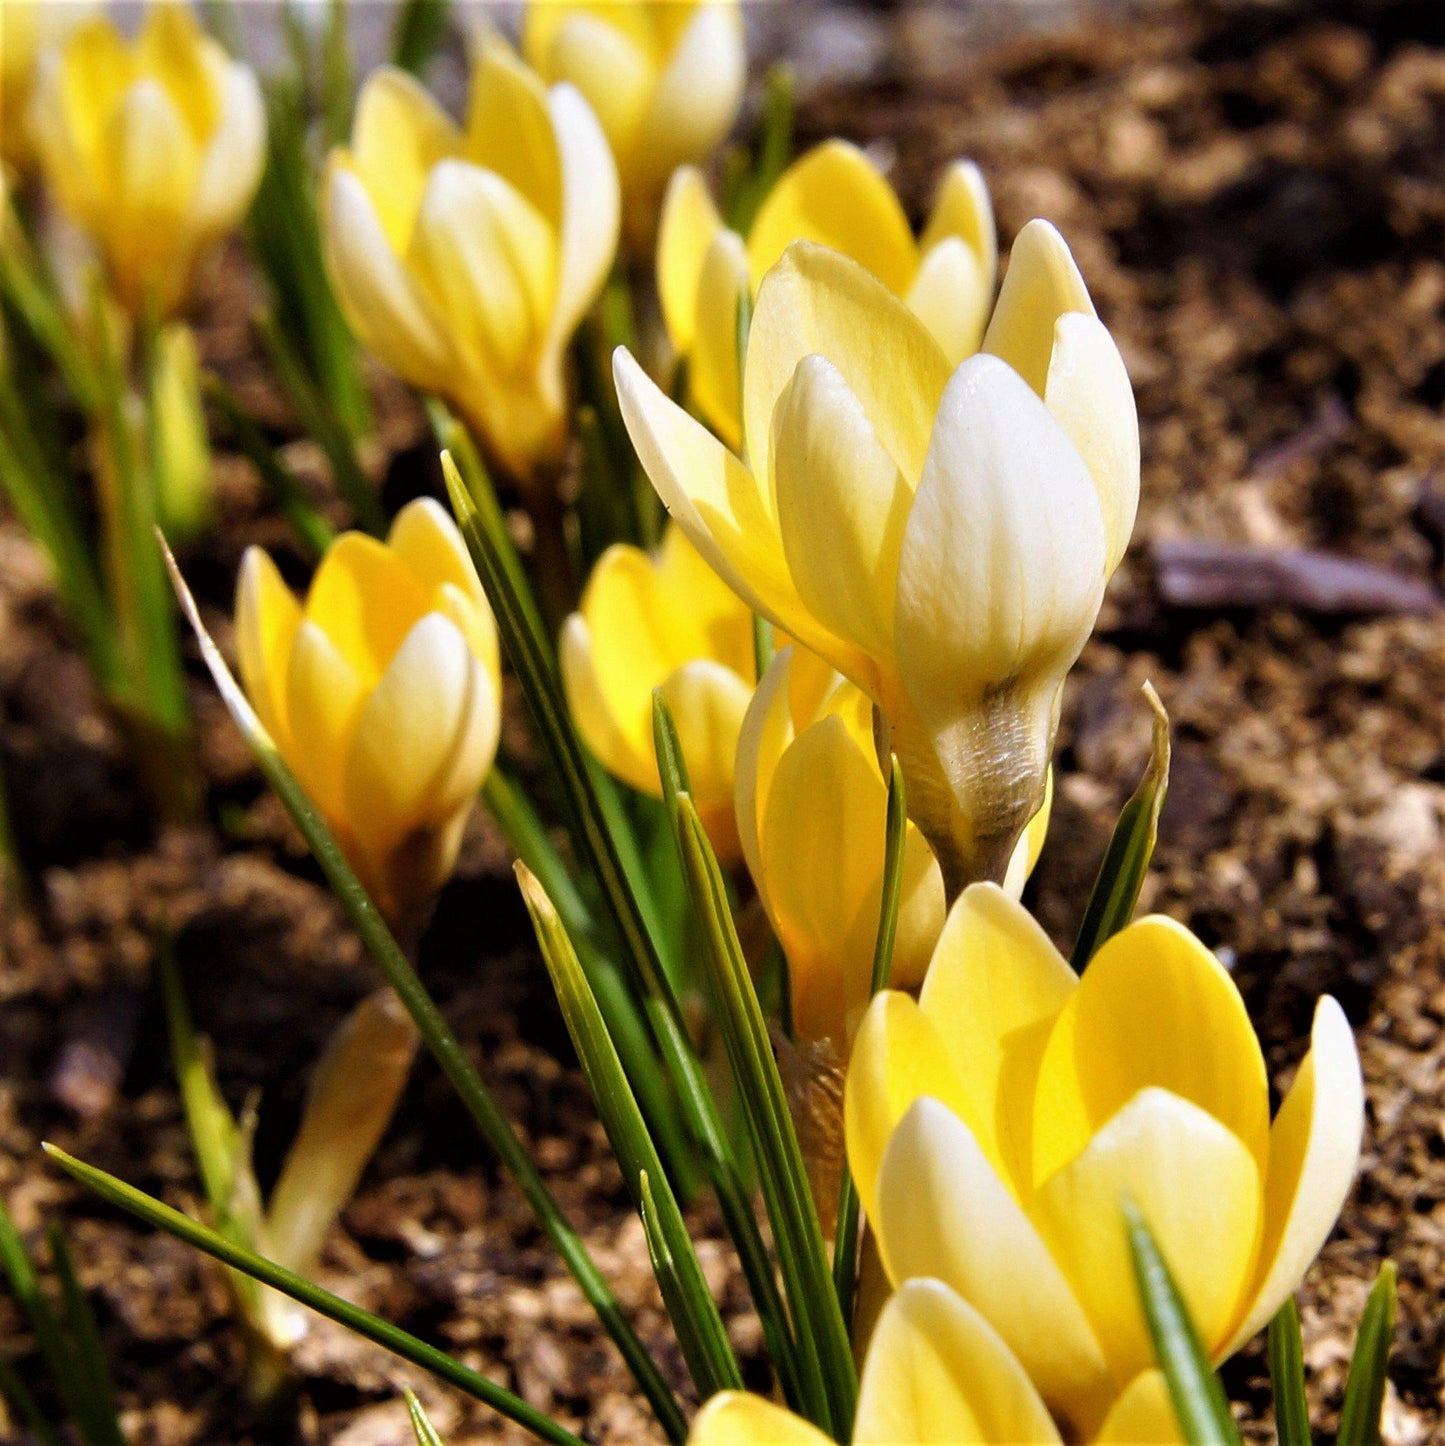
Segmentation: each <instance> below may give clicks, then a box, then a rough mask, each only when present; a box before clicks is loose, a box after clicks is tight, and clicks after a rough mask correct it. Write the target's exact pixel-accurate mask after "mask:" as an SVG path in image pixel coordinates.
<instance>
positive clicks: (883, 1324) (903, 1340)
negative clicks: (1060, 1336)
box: [853, 1280, 1060, 1446]
mask: <svg viewBox="0 0 1445 1446" xmlns="http://www.w3.org/2000/svg"><path fill="white" fill-rule="evenodd" d="M1059 1439H1060V1438H1059V1433H1058V1431H1057V1429H1056V1428H1055V1426H1054V1423H1053V1421H1052V1420H1050V1418H1049V1413H1048V1411H1047V1410H1046V1409H1045V1407H1044V1403H1043V1402H1042V1401H1041V1400H1040V1399H1039V1393H1038V1391H1037V1390H1035V1389H1034V1386H1033V1383H1032V1382H1031V1381H1030V1380H1029V1378H1028V1375H1027V1374H1026V1373H1025V1371H1024V1369H1023V1367H1022V1366H1021V1365H1020V1364H1019V1362H1018V1361H1017V1360H1016V1359H1015V1358H1014V1357H1013V1355H1012V1354H1010V1352H1009V1349H1008V1347H1007V1346H1006V1345H1005V1344H1004V1342H1003V1341H1002V1340H1000V1339H999V1337H998V1334H997V1333H996V1332H995V1331H994V1330H993V1328H992V1326H991V1325H990V1324H989V1322H987V1321H986V1320H985V1319H984V1318H983V1317H982V1316H981V1315H980V1314H979V1313H978V1312H977V1311H976V1310H974V1309H972V1308H971V1307H970V1306H969V1305H967V1304H966V1303H965V1302H964V1301H962V1300H960V1299H959V1298H958V1296H956V1295H955V1294H954V1293H953V1292H952V1291H950V1290H949V1289H948V1288H947V1287H946V1286H944V1285H940V1284H939V1283H938V1282H937V1281H932V1280H916V1281H912V1282H910V1283H909V1284H908V1285H906V1286H904V1287H903V1289H902V1290H900V1291H899V1292H898V1293H897V1295H895V1296H894V1297H893V1299H892V1300H890V1301H889V1302H888V1304H887V1305H886V1306H885V1307H884V1309H883V1313H882V1315H880V1316H879V1318H878V1326H877V1329H876V1330H875V1331H874V1333H873V1340H872V1342H871V1344H870V1345H869V1347H868V1358H867V1360H866V1361H865V1362H864V1366H863V1375H862V1379H861V1381H860V1382H859V1394H858V1416H857V1421H856V1424H855V1425H854V1428H853V1440H854V1442H855V1443H856V1446H899V1443H901V1442H907V1443H909V1446H913V1443H915V1442H916V1443H918V1446H930V1443H943V1442H978V1443H980V1446H983V1443H990V1446H994V1443H996V1446H1004V1443H1024V1442H1027V1443H1030V1446H1035V1443H1037V1446H1047V1443H1057V1442H1058V1441H1059Z"/></svg>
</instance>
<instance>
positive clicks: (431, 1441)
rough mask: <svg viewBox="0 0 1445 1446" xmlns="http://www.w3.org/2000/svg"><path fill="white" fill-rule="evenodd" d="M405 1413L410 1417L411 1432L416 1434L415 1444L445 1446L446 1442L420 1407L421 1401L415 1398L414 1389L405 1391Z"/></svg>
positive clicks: (418, 1445)
mask: <svg viewBox="0 0 1445 1446" xmlns="http://www.w3.org/2000/svg"><path fill="white" fill-rule="evenodd" d="M406 1409H407V1414H408V1415H409V1416H410V1417H411V1429H412V1433H413V1434H414V1435H415V1436H416V1446H446V1443H445V1442H444V1441H443V1440H442V1438H441V1437H440V1436H438V1435H437V1433H436V1427H435V1426H433V1425H432V1423H431V1422H430V1421H428V1420H427V1418H426V1412H425V1411H423V1410H422V1408H421V1402H420V1401H418V1400H417V1398H416V1392H415V1391H407V1392H406Z"/></svg>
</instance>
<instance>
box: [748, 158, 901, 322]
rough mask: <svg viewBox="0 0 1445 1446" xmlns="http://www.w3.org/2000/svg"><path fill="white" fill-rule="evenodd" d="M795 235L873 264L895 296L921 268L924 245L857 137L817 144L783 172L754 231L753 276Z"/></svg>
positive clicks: (761, 273)
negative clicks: (852, 140) (920, 247)
mask: <svg viewBox="0 0 1445 1446" xmlns="http://www.w3.org/2000/svg"><path fill="white" fill-rule="evenodd" d="M794 241H816V242H818V244H819V245H822V246H827V247H830V248H831V249H832V250H834V251H840V252H842V254H843V255H844V256H848V257H851V258H852V259H853V260H854V261H856V262H857V263H858V264H859V265H860V266H863V267H866V268H867V270H869V271H870V272H872V274H873V275H874V276H876V277H877V278H878V280H879V281H881V282H882V283H883V284H884V285H885V286H886V287H888V289H889V290H890V291H892V292H893V293H894V295H895V296H902V295H904V294H905V293H906V292H907V290H908V288H909V287H910V286H911V285H912V284H913V277H914V273H915V272H916V271H917V270H918V247H917V245H916V244H915V243H914V240H913V232H912V231H911V230H910V229H909V226H908V218H907V216H905V215H904V214H903V207H902V206H901V205H900V204H899V202H898V197H897V196H896V195H894V193H893V187H892V186H890V185H889V184H888V182H887V181H885V180H884V179H883V177H882V176H881V175H879V173H878V169H877V167H875V166H874V165H873V163H872V162H871V161H870V160H869V159H868V157H867V156H866V155H864V153H863V152H862V151H860V150H859V149H858V147H857V146H855V145H850V144H849V143H848V142H847V141H840V140H830V141H824V142H823V143H822V144H821V145H818V146H814V147H813V149H812V150H811V151H809V152H808V153H807V154H806V155H804V156H801V157H799V158H798V159H797V160H796V161H794V162H793V164H792V165H791V166H789V167H788V169H787V170H786V171H784V172H783V174H782V175H781V176H780V177H779V178H778V183H777V185H775V186H774V187H773V189H772V190H771V191H770V192H769V193H768V198H767V200H766V201H764V202H763V204H762V207H761V209H760V210H759V211H758V215H757V219H756V220H755V221H754V222H753V228H752V230H751V232H749V234H748V258H749V260H750V261H751V263H752V269H753V283H754V285H756V284H757V283H759V282H761V281H762V279H763V277H764V276H766V275H767V273H768V272H769V271H770V270H772V268H773V266H774V265H775V264H776V263H777V261H778V259H779V258H780V257H781V256H782V254H783V252H784V251H786V250H787V249H788V247H789V246H790V245H792V243H793V242H794Z"/></svg>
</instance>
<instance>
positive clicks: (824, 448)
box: [615, 221, 1139, 896]
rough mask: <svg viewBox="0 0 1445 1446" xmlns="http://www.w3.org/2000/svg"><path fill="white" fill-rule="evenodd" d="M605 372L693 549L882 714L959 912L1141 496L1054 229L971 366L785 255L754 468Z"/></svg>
mask: <svg viewBox="0 0 1445 1446" xmlns="http://www.w3.org/2000/svg"><path fill="white" fill-rule="evenodd" d="M615 374H616V379H617V390H618V396H619V398H620V401H621V405H622V412H623V416H624V418H625V419H626V422H627V427H628V431H629V433H630V435H631V437H632V441H633V444H634V446H635V447H636V448H637V451H638V454H639V456H640V457H641V459H642V462H643V465H644V466H645V467H646V469H647V472H648V475H649V476H650V477H651V479H652V483H653V486H654V487H655V488H656V489H657V491H658V493H659V495H660V496H661V497H662V500H663V502H664V503H665V504H666V506H667V509H668V511H669V512H671V514H672V515H673V517H674V518H675V519H676V520H677V522H678V523H679V525H681V526H682V528H683V529H684V530H685V531H686V532H687V534H688V536H689V537H690V538H691V539H692V541H693V543H694V545H695V546H696V547H697V549H698V551H699V552H700V553H701V554H702V556H703V557H704V558H706V559H707V561H708V562H709V563H710V564H711V565H712V566H713V567H714V568H715V569H716V570H717V572H718V574H719V576H721V577H722V578H723V579H724V580H725V581H726V582H728V583H729V584H730V585H731V586H732V588H733V589H734V590H735V591H736V592H737V593H738V595H739V596H740V597H741V598H742V599H743V600H744V601H745V602H747V603H748V604H749V606H751V607H752V608H753V609H754V610H755V611H757V612H760V613H762V614H763V615H764V616H765V617H768V618H770V619H772V620H773V621H774V622H775V623H776V624H777V625H778V626H779V627H781V628H783V629H784V630H785V631H786V632H788V633H789V634H790V635H791V636H792V637H793V638H795V639H796V640H797V641H798V642H800V643H802V644H803V645H804V646H805V647H808V648H811V649H812V650H813V651H814V652H816V653H818V654H819V655H820V656H821V657H823V658H825V659H827V660H828V661H829V662H830V663H832V664H833V666H834V667H836V668H837V669H838V671H839V672H841V673H843V674H844V675H845V676H846V677H848V678H850V679H851V680H852V681H853V682H854V683H856V684H857V685H858V686H859V687H860V688H862V689H863V691H864V692H866V693H867V694H868V695H869V697H870V698H872V699H873V701H874V702H875V703H877V704H878V705H879V708H880V709H881V712H882V716H883V718H884V720H886V723H887V725H888V730H889V735H890V736H889V738H888V740H887V741H888V745H889V747H891V749H892V750H893V751H894V752H896V753H897V754H898V756H899V759H900V761H901V762H902V765H903V769H904V774H905V777H906V780H907V784H908V799H909V811H910V814H911V816H912V817H913V818H914V820H915V821H916V822H917V823H918V825H919V827H920V828H921V829H922V830H923V832H924V834H925V835H926V836H927V838H928V841H929V843H930V844H931V845H932V846H933V850H934V853H935V854H936V855H937V857H938V860H939V864H940V866H941V867H942V869H943V874H944V881H945V884H946V886H947V888H948V892H949V894H950V895H951V896H952V895H955V894H956V893H957V892H959V891H960V890H961V888H962V887H963V885H964V884H966V883H968V882H970V881H972V880H976V879H983V878H990V879H995V880H998V879H1002V877H1003V876H1004V873H1005V871H1006V869H1007V866H1008V862H1009V859H1010V858H1011V857H1012V855H1013V851H1014V848H1015V846H1016V844H1017V841H1018V838H1019V835H1020V834H1021V833H1022V831H1023V829H1024V827H1025V825H1026V824H1027V823H1028V821H1029V819H1031V818H1032V817H1033V816H1034V815H1035V814H1036V813H1037V812H1038V810H1039V807H1040V805H1041V803H1042V801H1043V795H1044V790H1045V787H1046V780H1047V775H1048V764H1049V755H1050V752H1051V750H1052V745H1053V737H1054V731H1055V726H1056V718H1057V710H1058V707H1059V697H1060V690H1061V688H1062V685H1063V681H1064V678H1065V676H1066V674H1067V673H1068V670H1069V668H1070V667H1071V666H1072V664H1073V662H1074V660H1075V658H1077V657H1078V654H1079V652H1080V650H1081V649H1082V647H1083V645H1084V642H1085V640H1086V639H1087V638H1088V635H1089V632H1090V630H1091V629H1092V627H1093V624H1094V619H1095V617H1096V615H1097V613H1098V610H1099V605H1100V601H1101V599H1102V597H1103V590H1104V584H1105V581H1106V579H1107V578H1108V576H1109V574H1110V573H1111V572H1112V571H1113V569H1114V567H1115V566H1116V565H1117V564H1118V561H1119V559H1120V557H1121V556H1122V555H1123V552H1124V548H1125V546H1126V545H1127V542H1128V539H1129V533H1130V531H1131V529H1132V526H1133V520H1134V512H1135V508H1136V506H1137V503H1138V493H1139V435H1138V423H1137V418H1136V415H1135V410H1134V398H1133V393H1132V391H1131V389H1130V385H1129V378H1128V374H1127V373H1126V371H1125V369H1124V364H1123V361H1122V359H1121V357H1120V355H1119V352H1118V348H1117V347H1116V346H1115V345H1114V342H1113V341H1112V339H1111V338H1110V336H1109V333H1108V331H1107V330H1106V329H1105V328H1104V326H1103V324H1102V323H1101V322H1100V321H1099V320H1098V318H1097V317H1096V316H1095V315H1094V311H1093V307H1092V305H1091V303H1090V301H1089V297H1088V292H1087V291H1086V289H1085V287H1084V284H1083V281H1082V279H1081V278H1080V276H1079V273H1078V269H1077V267H1076V266H1075V265H1074V261H1073V258H1072V256H1071V255H1070V254H1069V250H1068V247H1067V246H1065V244H1064V242H1063V240H1062V238H1061V237H1060V236H1059V234H1058V232H1057V231H1055V230H1054V228H1053V227H1052V226H1050V225H1048V223H1047V222H1043V221H1035V222H1032V223H1030V225H1029V226H1027V227H1025V229H1024V230H1023V231H1022V232H1021V233H1020V235H1019V237H1018V240H1017V241H1016V242H1015V244H1014V248H1013V255H1012V258H1011V261H1010V264H1009V268H1008V272H1007V275H1006V276H1005V278H1004V282H1003V287H1002V289H1001V291H1000V294H999V298H998V303H997V305H996V307H995V309H994V312H993V316H992V319H991V320H990V323H989V327H988V330H987V332H986V334H985V337H984V344H983V352H982V353H980V354H978V355H976V356H972V357H969V358H968V359H967V360H965V361H964V362H963V363H962V364H961V365H959V366H958V367H957V368H952V367H950V365H949V361H948V358H947V357H946V356H945V355H944V353H943V350H942V349H941V348H940V347H939V345H938V343H937V342H936V341H935V340H934V338H933V336H932V335H931V334H930V333H929V331H928V329H927V327H925V326H924V324H923V323H922V322H921V321H920V320H919V319H918V318H917V317H916V316H915V315H914V314H913V312H912V311H910V310H909V308H908V307H907V306H906V305H905V304H904V303H903V302H902V301H900V300H899V299H898V298H897V297H896V296H895V295H894V294H893V292H892V291H890V290H889V289H888V287H887V286H885V285H884V284H883V283H882V282H881V281H879V280H878V279H877V278H876V277H874V276H872V275H871V274H870V273H869V272H868V271H867V270H866V269H865V268H864V267H862V266H860V265H859V264H858V263H857V262H856V261H852V260H850V259H849V258H848V257H846V256H842V255H840V254H839V253H837V252H835V251H831V250H829V249H827V248H825V247H822V246H819V245H817V244H815V243H813V242H806V241H800V242H795V243H793V245H791V246H790V247H789V248H788V250H787V251H786V252H785V253H784V256H783V259H782V260H781V261H780V262H778V264H777V265H776V266H774V267H773V269H772V270H771V271H770V272H769V273H768V274H767V276H766V277H765V278H764V279H763V284H762V286H761V287H760V288H759V290H758V301H757V308H756V310H755V311H754V313H753V320H752V326H751V329H750V332H749V336H748V348H747V361H746V367H745V376H744V381H743V419H744V433H745V437H746V443H745V449H744V454H745V457H746V460H743V459H742V458H740V457H739V456H737V455H735V454H734V453H733V452H732V451H730V450H729V449H728V448H727V447H725V446H724V445H723V444H722V443H721V442H719V441H718V440H717V439H716V438H715V437H714V436H712V434H711V433H709V432H708V430H707V429H706V428H705V427H704V426H702V424H701V423H699V422H697V421H696V420H694V419H693V418H692V417H691V416H689V415H688V414H687V413H686V412H685V411H684V410H683V409H682V408H681V407H679V406H677V405H676V404H675V403H674V402H673V401H672V400H671V399H670V398H668V397H667V396H666V395H664V394H663V392H662V391H661V390H660V389H659V388H658V387H657V386H656V384H655V383H653V382H652V381H651V379H650V378H649V377H648V376H647V375H646V373H645V372H644V371H643V369H642V368H641V367H640V366H639V365H638V363H637V362H636V361H635V360H634V359H633V357H632V356H631V355H630V354H629V353H628V352H626V351H625V350H622V349H619V351H618V353H617V357H616V362H615Z"/></svg>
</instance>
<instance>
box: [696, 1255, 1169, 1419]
mask: <svg viewBox="0 0 1445 1446" xmlns="http://www.w3.org/2000/svg"><path fill="white" fill-rule="evenodd" d="M1000 1268H1001V1272H1002V1271H1006V1270H1007V1268H1008V1262H1006V1261H1005V1262H1004V1263H1003V1264H1002V1265H1001V1267H1000ZM1046 1330H1047V1324H1046V1323H1045V1322H1042V1321H1041V1322H1040V1331H1041V1333H1043V1332H1045V1331H1046ZM832 1439H833V1438H832V1437H831V1436H828V1435H826V1434H825V1433H824V1432H822V1431H820V1430H819V1429H818V1428H817V1427H816V1426H813V1425H810V1424H809V1423H808V1422H806V1421H804V1420H802V1419H801V1418H800V1417H798V1416H795V1415H793V1413H792V1412H791V1411H787V1410H785V1409H784V1408H783V1407H781V1406H777V1405H774V1404H773V1402H771V1401H769V1400H767V1399H766V1398H764V1397H762V1396H755V1395H751V1394H748V1393H746V1392H743V1391H722V1392H719V1393H718V1394H717V1395H715V1396H714V1397H712V1399H711V1400H710V1401H708V1402H707V1404H706V1405H704V1406H703V1408H702V1410H701V1411H699V1412H698V1413H697V1416H696V1418H695V1419H694V1421H693V1423H692V1430H691V1432H690V1433H689V1435H688V1438H687V1440H688V1446H828V1443H829V1442H831V1441H832ZM848 1439H849V1440H850V1441H852V1442H855V1443H857V1446H864V1443H869V1442H881V1441H889V1442H900V1443H901V1442H915V1441H969V1442H974V1443H976V1446H1019V1443H1021V1442H1029V1443H1030V1446H1062V1442H1063V1440H1064V1437H1063V1436H1062V1435H1061V1434H1060V1432H1059V1429H1058V1427H1057V1426H1056V1425H1055V1423H1054V1421H1053V1419H1052V1417H1051V1416H1050V1414H1049V1410H1048V1407H1047V1406H1046V1405H1045V1403H1044V1401H1043V1400H1042V1399H1041V1397H1040V1395H1039V1391H1038V1389H1037V1386H1036V1385H1035V1383H1034V1382H1033V1381H1031V1380H1030V1379H1029V1376H1028V1373H1027V1371H1026V1370H1025V1369H1024V1366H1023V1365H1022V1364H1021V1363H1020V1359H1019V1357H1018V1356H1017V1355H1016V1354H1015V1353H1014V1352H1013V1351H1011V1350H1010V1349H1009V1347H1008V1345H1007V1344H1006V1342H1005V1339H1004V1338H1002V1337H1001V1335H1000V1333H999V1332H998V1331H997V1330H996V1329H995V1327H994V1326H993V1325H991V1324H990V1322H989V1321H988V1320H987V1319H986V1318H985V1316H983V1315H982V1314H980V1312H979V1311H977V1310H975V1309H974V1308H973V1307H972V1306H971V1305H970V1304H969V1303H968V1301H967V1300H966V1299H964V1298H962V1297H960V1296H959V1295H958V1294H956V1293H955V1292H954V1291H952V1290H950V1289H949V1288H948V1286H947V1285H945V1284H943V1283H942V1282H940V1281H937V1280H911V1281H909V1282H908V1283H907V1284H906V1285H904V1286H903V1287H902V1288H901V1289H900V1290H898V1291H897V1292H896V1293H895V1294H894V1295H893V1296H891V1297H890V1298H889V1300H888V1303H887V1304H886V1305H885V1306H884V1307H883V1310H882V1312H881V1314H880V1315H879V1317H878V1323H877V1326H876V1327H875V1329H874V1331H873V1335H872V1338H871V1339H870V1341H869V1344H868V1350H867V1354H866V1355H865V1357H864V1360H863V1368H862V1371H861V1372H860V1375H859V1381H858V1411H857V1416H856V1418H855V1420H854V1422H853V1432H852V1435H851V1436H850V1437H849V1438H848ZM1069 1439H1071V1440H1072V1439H1075V1438H1073V1437H1070V1438H1069ZM1091 1439H1094V1440H1097V1441H1100V1442H1124V1441H1148V1442H1149V1443H1150V1446H1170V1443H1172V1442H1182V1441H1183V1440H1184V1437H1183V1434H1182V1433H1181V1431H1180V1429H1179V1424H1178V1421H1177V1419H1176V1417H1175V1415H1174V1410H1173V1407H1172V1406H1171V1405H1170V1402H1169V1392H1168V1387H1167V1386H1166V1384H1165V1381H1164V1377H1163V1375H1162V1374H1161V1373H1160V1372H1159V1371H1158V1370H1150V1371H1146V1372H1143V1373H1141V1374H1140V1375H1139V1376H1138V1377H1137V1378H1136V1380H1135V1382H1134V1383H1132V1384H1131V1386H1130V1388H1129V1389H1128V1391H1127V1392H1126V1393H1125V1394H1124V1395H1123V1396H1121V1398H1120V1400H1119V1403H1118V1406H1117V1408H1116V1410H1115V1411H1114V1412H1112V1413H1111V1414H1110V1416H1109V1419H1108V1420H1107V1421H1106V1422H1105V1423H1104V1425H1103V1427H1102V1429H1101V1430H1100V1431H1099V1433H1098V1435H1097V1436H1096V1437H1093V1438H1091Z"/></svg>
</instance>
